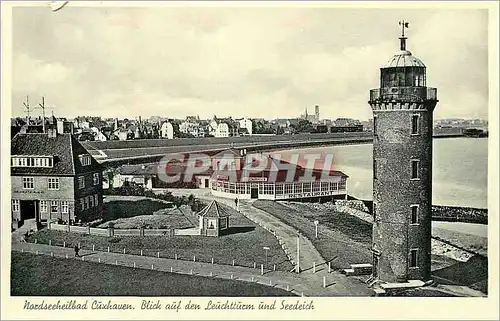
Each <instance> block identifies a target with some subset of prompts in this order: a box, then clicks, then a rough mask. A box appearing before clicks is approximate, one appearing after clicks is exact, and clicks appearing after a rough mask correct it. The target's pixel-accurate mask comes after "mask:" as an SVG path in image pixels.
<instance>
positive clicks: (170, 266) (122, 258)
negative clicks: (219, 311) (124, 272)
mask: <svg viewBox="0 0 500 321" xmlns="http://www.w3.org/2000/svg"><path fill="white" fill-rule="evenodd" d="M12 251H18V252H29V253H34V254H38V255H48V256H51V257H57V258H64V259H74V260H81V261H87V262H95V263H101V264H109V265H119V266H127V267H131V268H134V267H135V268H140V269H151V270H156V271H163V272H170V273H179V274H187V275H198V276H204V277H212V278H222V279H232V280H239V281H244V282H253V283H259V284H262V285H266V286H273V287H277V288H280V289H283V290H286V291H290V292H293V293H294V294H296V295H299V296H371V295H373V292H372V291H371V290H370V289H368V288H367V286H366V284H364V283H362V282H360V281H358V282H355V280H347V278H346V277H345V276H343V275H340V274H339V275H338V274H336V273H335V274H334V273H332V274H329V275H326V274H324V273H316V274H312V273H307V274H305V273H300V274H296V273H291V272H282V271H264V274H262V273H261V272H262V271H261V270H260V269H259V268H257V269H252V268H247V267H240V266H231V265H229V266H228V265H220V264H211V263H202V262H191V261H184V260H175V259H166V258H156V257H148V256H139V255H131V254H121V253H113V252H101V251H89V250H82V251H81V252H80V255H81V257H75V256H74V250H73V249H72V248H67V247H57V246H51V245H46V244H35V243H25V242H16V241H14V240H13V242H12ZM339 276H340V277H339ZM346 281H348V282H346Z"/></svg>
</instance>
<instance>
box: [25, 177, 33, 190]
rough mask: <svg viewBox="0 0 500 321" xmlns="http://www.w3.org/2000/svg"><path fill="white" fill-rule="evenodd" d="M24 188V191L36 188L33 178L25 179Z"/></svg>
mask: <svg viewBox="0 0 500 321" xmlns="http://www.w3.org/2000/svg"><path fill="white" fill-rule="evenodd" d="M23 188H24V189H33V188H35V180H34V179H33V177H23Z"/></svg>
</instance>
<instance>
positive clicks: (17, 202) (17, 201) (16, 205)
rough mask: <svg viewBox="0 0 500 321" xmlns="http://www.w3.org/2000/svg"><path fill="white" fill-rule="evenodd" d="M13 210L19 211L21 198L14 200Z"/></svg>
mask: <svg viewBox="0 0 500 321" xmlns="http://www.w3.org/2000/svg"><path fill="white" fill-rule="evenodd" d="M12 212H19V200H12Z"/></svg>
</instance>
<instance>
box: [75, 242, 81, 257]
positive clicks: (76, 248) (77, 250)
mask: <svg viewBox="0 0 500 321" xmlns="http://www.w3.org/2000/svg"><path fill="white" fill-rule="evenodd" d="M79 251H80V249H79V248H78V244H77V245H75V257H80V254H78V252H79Z"/></svg>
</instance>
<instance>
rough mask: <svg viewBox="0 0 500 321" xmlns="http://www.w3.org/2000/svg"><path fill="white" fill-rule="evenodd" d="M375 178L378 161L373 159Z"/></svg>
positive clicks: (374, 176) (375, 177)
mask: <svg viewBox="0 0 500 321" xmlns="http://www.w3.org/2000/svg"><path fill="white" fill-rule="evenodd" d="M373 178H374V179H377V161H376V160H375V159H374V160H373Z"/></svg>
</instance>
